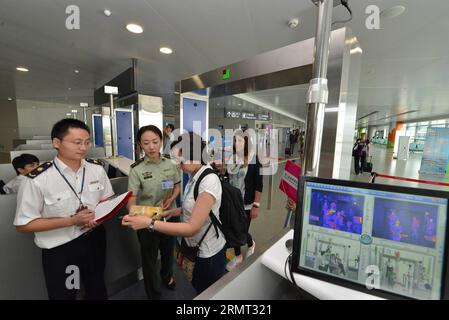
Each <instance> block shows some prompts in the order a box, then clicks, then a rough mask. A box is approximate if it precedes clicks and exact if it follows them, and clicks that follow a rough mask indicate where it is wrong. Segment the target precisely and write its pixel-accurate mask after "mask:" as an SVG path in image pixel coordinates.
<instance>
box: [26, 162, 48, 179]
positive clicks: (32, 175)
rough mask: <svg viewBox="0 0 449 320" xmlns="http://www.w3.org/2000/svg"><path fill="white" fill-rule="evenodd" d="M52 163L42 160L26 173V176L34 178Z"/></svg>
mask: <svg viewBox="0 0 449 320" xmlns="http://www.w3.org/2000/svg"><path fill="white" fill-rule="evenodd" d="M52 165H53V162H52V161H48V162H44V163H43V164H41V165H40V166H39V167H37V168H36V169H34V170H33V171H31V172H30V173H28V174H27V175H26V176H27V177H28V178H31V179H34V178H36V177H37V176H38V175H40V174H41V173H42V172H44V171H45V170H47V169H48V168H50V167H51V166H52Z"/></svg>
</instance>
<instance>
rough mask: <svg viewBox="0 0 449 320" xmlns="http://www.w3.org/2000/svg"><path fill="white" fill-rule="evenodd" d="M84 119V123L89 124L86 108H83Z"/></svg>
mask: <svg viewBox="0 0 449 320" xmlns="http://www.w3.org/2000/svg"><path fill="white" fill-rule="evenodd" d="M83 118H84V123H85V124H87V114H86V107H83Z"/></svg>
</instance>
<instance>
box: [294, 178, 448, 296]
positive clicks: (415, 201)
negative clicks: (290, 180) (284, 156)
mask: <svg viewBox="0 0 449 320" xmlns="http://www.w3.org/2000/svg"><path fill="white" fill-rule="evenodd" d="M298 192H299V193H298V206H297V210H298V212H297V217H296V224H295V240H294V248H293V262H292V269H293V271H295V272H299V273H303V274H306V275H309V276H312V277H316V278H319V279H322V280H325V281H328V282H333V283H336V284H339V285H343V286H346V287H349V288H352V289H357V290H361V291H364V292H367V293H370V294H374V295H380V296H384V297H387V298H399V297H402V298H413V299H427V300H429V299H443V298H444V297H445V294H444V292H445V288H444V287H445V285H444V284H445V276H446V262H445V261H446V242H447V239H446V237H447V234H446V233H447V232H446V230H447V214H448V199H449V193H446V192H439V191H430V190H423V189H412V188H403V187H395V186H385V185H376V184H367V183H358V182H357V183H356V182H349V181H341V180H329V179H320V178H310V177H302V178H301V180H300V183H299V188H298Z"/></svg>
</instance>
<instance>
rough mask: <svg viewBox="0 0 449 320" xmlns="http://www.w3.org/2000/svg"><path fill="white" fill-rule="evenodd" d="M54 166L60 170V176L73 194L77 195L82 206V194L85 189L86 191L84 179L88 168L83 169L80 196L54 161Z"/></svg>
mask: <svg viewBox="0 0 449 320" xmlns="http://www.w3.org/2000/svg"><path fill="white" fill-rule="evenodd" d="M53 165H54V166H55V168H56V170H58V172H59V174H60V175H61V177H62V178H63V179H64V181H65V182H66V183H67V185H68V186H69V187H70V189H72V191H73V193H74V194H75V196H76V197H77V198H78V200H79V202H80V206H82V205H83V202H82V201H81V193H83V189H84V177H85V176H86V167H84V168H83V180H82V182H81V191H80V193H79V196H78V193H77V192H76V191H75V188H73V186H72V185H71V184H70V182H69V180H67V178H66V177H65V176H64V175H63V174H62V172H61V170H59V168H58V166H57V165H56V162H54V161H53Z"/></svg>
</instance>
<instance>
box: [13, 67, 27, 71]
mask: <svg viewBox="0 0 449 320" xmlns="http://www.w3.org/2000/svg"><path fill="white" fill-rule="evenodd" d="M16 70H17V71H22V72H28V71H30V70H28V68H25V67H17V68H16Z"/></svg>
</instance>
